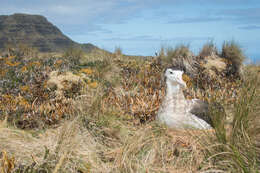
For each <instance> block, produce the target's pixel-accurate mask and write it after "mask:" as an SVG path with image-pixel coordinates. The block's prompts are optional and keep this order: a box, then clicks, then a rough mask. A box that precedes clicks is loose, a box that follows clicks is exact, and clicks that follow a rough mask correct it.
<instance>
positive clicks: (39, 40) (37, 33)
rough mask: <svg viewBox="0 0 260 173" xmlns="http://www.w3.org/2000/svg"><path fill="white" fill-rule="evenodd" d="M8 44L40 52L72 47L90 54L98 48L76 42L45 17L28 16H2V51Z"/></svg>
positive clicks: (0, 39)
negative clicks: (25, 46)
mask: <svg viewBox="0 0 260 173" xmlns="http://www.w3.org/2000/svg"><path fill="white" fill-rule="evenodd" d="M6 44H10V45H16V46H17V45H19V44H24V45H27V46H30V47H33V48H37V49H38V51H40V52H62V51H64V50H65V49H67V48H70V47H81V48H82V49H83V50H84V51H86V52H89V51H90V50H92V49H94V48H97V47H95V46H94V45H92V44H90V43H88V44H79V43H76V42H74V41H73V40H71V39H70V38H68V37H67V36H65V35H64V34H63V33H62V32H61V31H60V30H59V29H58V28H57V27H56V26H55V25H53V24H52V23H50V22H49V21H48V20H47V19H46V18H45V17H43V16H40V15H28V14H13V15H1V16H0V50H1V49H4V48H5V46H6Z"/></svg>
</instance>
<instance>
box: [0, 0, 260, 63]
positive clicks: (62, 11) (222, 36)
mask: <svg viewBox="0 0 260 173" xmlns="http://www.w3.org/2000/svg"><path fill="white" fill-rule="evenodd" d="M1 6H2V8H1V9H0V13H1V14H2V15H11V14H14V13H26V14H38V15H43V16H45V17H46V18H47V20H48V21H50V22H51V23H52V24H54V25H55V26H57V27H58V28H59V29H60V30H61V31H62V32H63V33H64V34H65V35H67V36H68V37H70V38H71V39H72V40H74V41H76V42H79V43H92V44H94V45H96V46H98V47H99V48H102V49H105V50H108V51H111V52H113V51H114V49H115V48H116V47H120V48H121V49H122V52H123V53H124V54H129V55H143V56H153V55H154V54H155V52H156V51H157V52H158V51H160V49H161V47H162V46H163V47H176V46H177V45H180V44H184V45H189V47H190V49H191V51H192V52H194V53H195V54H197V53H198V52H199V51H200V49H201V48H202V46H203V45H204V44H205V43H207V42H209V41H213V42H214V43H215V44H216V46H217V47H218V49H219V50H221V46H222V44H223V42H224V41H231V40H234V41H235V42H236V43H238V44H239V45H240V46H241V48H242V50H243V51H244V53H245V55H246V56H247V57H248V58H250V59H251V62H253V63H259V62H260V53H259V50H258V49H259V48H258V47H259V46H258V45H259V44H260V34H259V33H260V24H259V23H260V2H259V1H257V0H229V1H224V0H212V1H210V2H208V1H206V0H198V1H196V2H193V1H192V0H184V1H180V0H165V1H163V2H159V1H152V0H143V1H141V2H140V1H137V0H125V1H122V0H111V1H109V2H107V1H105V0H98V1H93V0H85V1H84V0H77V1H73V2H71V1H63V2H60V1H58V0H53V1H51V0H46V1H39V0H36V1H35V0H34V1H32V0H27V1H25V0H14V1H12V2H10V1H7V0H3V2H2V4H1Z"/></svg>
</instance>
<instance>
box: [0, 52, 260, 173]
mask: <svg viewBox="0 0 260 173" xmlns="http://www.w3.org/2000/svg"><path fill="white" fill-rule="evenodd" d="M72 55H73V54H66V56H68V57H70V59H69V60H67V59H66V57H65V59H59V58H54V59H52V58H50V59H48V60H46V59H45V60H44V62H41V61H40V66H39V67H36V69H35V68H33V69H31V68H30V67H28V68H27V69H29V70H30V71H28V73H26V72H24V73H23V75H22V76H20V77H21V78H25V77H26V75H29V74H34V75H35V76H34V75H31V78H33V79H34V80H33V81H31V80H29V81H24V82H30V90H25V91H23V90H22V89H26V88H23V87H21V86H20V83H19V81H20V78H17V77H15V76H11V77H13V78H11V79H13V80H16V81H18V84H17V85H18V87H19V88H20V89H21V91H16V90H15V89H13V90H11V91H12V92H10V93H8V94H9V95H11V96H10V97H1V98H2V100H1V101H2V102H1V104H2V105H3V104H4V103H5V104H7V102H8V103H12V104H13V106H12V107H8V108H5V107H2V108H1V110H2V112H1V113H2V115H5V116H6V117H7V118H6V119H2V121H1V123H0V150H1V151H4V152H2V159H1V161H0V164H1V165H0V166H1V169H0V171H3V172H4V171H6V172H10V171H11V170H17V171H18V170H20V171H21V170H23V171H25V172H30V171H34V172H37V171H39V170H44V171H46V172H47V171H53V172H207V171H210V170H211V172H212V171H213V172H214V171H215V172H217V171H220V172H221V171H224V172H257V170H259V167H258V164H259V152H260V151H259V143H258V148H257V145H255V143H256V142H257V141H258V142H259V116H258V115H259V103H260V98H259V97H260V95H259V93H260V92H259V90H260V88H259V67H257V66H248V67H247V69H248V70H247V71H248V74H247V75H246V76H247V80H246V81H245V82H244V83H243V84H242V85H240V86H241V87H240V89H239V94H238V95H237V97H236V99H235V101H233V104H232V105H230V106H229V108H230V110H231V111H230V112H231V113H232V115H233V116H234V119H233V121H232V122H231V124H229V127H228V129H227V130H226V129H223V128H217V129H216V131H196V130H191V131H178V130H171V129H168V128H166V127H164V126H162V125H159V124H157V123H156V122H155V121H152V120H153V119H154V116H155V114H156V109H154V108H158V106H159V104H160V100H161V98H162V97H163V93H160V92H158V90H160V89H162V88H163V84H162V83H160V82H159V83H158V81H160V80H159V79H160V77H161V73H162V70H163V67H160V66H159V65H158V64H156V63H155V62H154V60H142V59H140V58H138V57H135V58H129V57H126V56H124V55H121V54H115V55H111V54H109V55H108V54H105V53H104V52H94V53H92V54H88V55H84V56H83V58H82V59H81V60H80V61H78V58H75V59H72V60H71V56H72ZM73 56H74V57H75V56H76V57H77V56H81V55H79V54H78V53H77V52H76V55H73ZM1 61H2V63H4V64H5V65H6V67H7V68H6V69H8V70H9V71H8V72H6V71H4V72H2V73H1V74H2V75H12V74H13V73H12V71H14V70H16V71H15V72H16V74H20V72H19V69H20V70H22V69H23V67H24V66H25V65H27V66H29V65H28V64H32V62H35V61H38V60H35V59H31V60H30V61H29V62H28V61H27V60H26V61H21V60H19V59H3V60H1ZM9 61H11V63H6V62H9ZM17 61H20V62H21V64H15V63H16V62H17ZM61 61H62V62H61ZM78 64H80V65H78ZM2 65H3V64H2ZM47 67H51V69H49V68H47ZM37 68H39V69H37ZM56 69H60V70H61V71H64V70H65V71H66V70H69V71H73V72H74V74H81V73H85V74H86V75H87V77H88V78H87V80H85V84H84V85H82V86H81V90H80V92H78V91H77V92H75V91H73V90H70V92H73V93H74V94H76V95H77V97H74V96H73V95H72V96H71V95H69V96H70V97H67V98H66V99H68V100H70V99H73V103H72V106H76V111H75V112H74V113H71V112H67V111H68V109H65V108H66V106H67V104H63V103H60V102H57V101H56V102H55V105H57V104H58V107H55V106H54V108H55V110H56V111H57V112H55V113H60V117H58V118H57V117H53V116H50V114H51V113H53V110H52V109H51V110H50V111H49V112H46V111H45V112H41V111H40V107H41V105H43V104H51V105H54V103H52V102H51V101H50V98H53V93H52V91H49V90H48V91H47V90H44V89H41V90H39V88H44V86H43V85H39V84H38V82H37V81H38V78H40V77H41V76H44V75H43V74H42V75H39V76H38V75H37V74H39V71H48V72H49V71H52V70H56ZM84 69H85V70H84ZM86 69H87V70H86ZM142 69H145V70H142ZM254 76H256V78H255V77H254ZM2 77H3V78H5V77H4V76H2ZM3 78H2V79H3ZM40 79H41V80H42V81H44V80H47V78H44V79H42V78H40ZM42 83H43V82H42ZM12 84H13V83H12ZM17 85H16V87H17ZM22 86H24V83H23V85H22ZM13 88H15V87H13ZM34 90H35V91H36V92H33V91H34ZM115 91H116V93H120V94H119V95H115ZM2 92H3V91H2ZM5 92H8V91H5ZM25 92H28V93H25ZM39 92H40V93H42V94H40V95H39ZM18 93H21V96H22V97H23V98H25V99H27V100H26V101H27V102H26V104H21V103H24V101H23V99H21V100H20V101H19V102H15V101H14V100H12V99H14V98H16V96H17V95H18ZM1 94H3V93H1ZM5 95H7V93H5ZM2 96H3V95H2ZM45 96H46V97H45ZM36 97H38V98H41V99H37V100H36V101H35V98H36ZM3 98H7V99H6V100H4V99H3ZM214 99H219V100H220V101H221V98H214ZM16 100H17V99H16ZM56 100H57V99H56ZM3 101H6V102H3ZM144 103H146V104H144ZM27 104H28V105H29V106H28V105H27ZM59 104H60V105H59ZM32 105H33V106H32ZM129 105H133V106H132V107H129ZM15 108H16V109H15ZM62 108H63V109H62ZM13 109H14V110H13ZM46 109H47V108H46ZM152 109H153V110H152ZM17 110H19V111H20V112H21V114H19V115H16V116H15V117H12V116H13V115H14V112H17ZM58 110H61V111H58ZM33 111H34V112H36V113H35V114H32V112H33ZM212 111H213V113H214V115H215V116H216V117H220V118H222V117H221V115H218V112H217V111H215V112H214V110H212ZM26 113H31V114H30V115H32V116H31V117H30V118H29V119H24V118H21V117H26V116H25V114H26ZM66 115H70V120H69V121H67V120H66V118H65V119H64V117H66ZM17 116H20V117H17ZM2 117H3V116H2ZM46 117H48V119H52V118H53V119H52V121H48V119H47V118H46ZM17 118H18V119H19V120H20V121H19V122H20V123H17ZM7 120H8V122H7ZM28 121H30V122H33V123H31V124H30V122H29V123H28ZM21 122H22V123H21ZM50 122H52V123H50ZM143 122H146V123H143ZM220 122H222V121H220ZM23 123H24V124H23ZM57 123H58V125H57ZM13 124H15V125H18V126H19V125H20V126H21V127H23V128H28V127H30V128H31V127H35V128H34V129H26V130H21V129H19V128H15V127H14V126H13ZM28 124H29V125H28ZM219 127H222V126H219ZM257 135H258V136H257ZM257 137H258V139H257ZM256 151H258V153H255V152H256ZM12 157H14V160H13V159H11V158H12ZM257 159H258V160H257ZM13 167H15V168H13Z"/></svg>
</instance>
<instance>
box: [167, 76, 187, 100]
mask: <svg viewBox="0 0 260 173" xmlns="http://www.w3.org/2000/svg"><path fill="white" fill-rule="evenodd" d="M166 85H167V89H166V96H167V97H168V98H173V97H174V98H175V99H182V98H184V95H183V92H182V90H181V86H180V84H178V83H173V82H171V81H169V80H166Z"/></svg>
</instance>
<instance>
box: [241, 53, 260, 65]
mask: <svg viewBox="0 0 260 173" xmlns="http://www.w3.org/2000/svg"><path fill="white" fill-rule="evenodd" d="M246 56H247V57H248V59H247V60H246V62H245V63H246V64H260V54H252V55H246Z"/></svg>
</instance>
